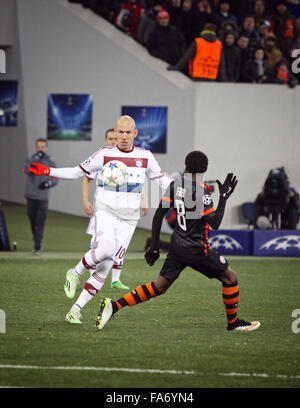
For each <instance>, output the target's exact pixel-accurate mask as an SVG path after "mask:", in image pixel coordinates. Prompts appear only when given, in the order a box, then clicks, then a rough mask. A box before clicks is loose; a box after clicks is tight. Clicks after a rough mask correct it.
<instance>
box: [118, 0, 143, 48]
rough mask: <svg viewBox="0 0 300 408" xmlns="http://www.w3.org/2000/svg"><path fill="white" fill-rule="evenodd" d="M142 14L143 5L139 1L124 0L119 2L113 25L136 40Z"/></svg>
mask: <svg viewBox="0 0 300 408" xmlns="http://www.w3.org/2000/svg"><path fill="white" fill-rule="evenodd" d="M143 14H144V5H143V3H141V1H140V0H124V1H122V2H121V5H120V9H119V12H118V14H117V16H116V19H115V25H116V26H117V27H118V28H119V29H120V30H121V31H124V32H125V33H126V34H128V35H130V36H131V37H132V38H133V39H135V40H137V31H138V26H139V24H140V21H141V19H142V17H143Z"/></svg>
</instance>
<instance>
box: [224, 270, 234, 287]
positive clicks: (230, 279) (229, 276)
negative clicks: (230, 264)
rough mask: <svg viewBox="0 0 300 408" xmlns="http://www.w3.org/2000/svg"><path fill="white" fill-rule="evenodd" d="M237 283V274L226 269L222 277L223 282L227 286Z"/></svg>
mask: <svg viewBox="0 0 300 408" xmlns="http://www.w3.org/2000/svg"><path fill="white" fill-rule="evenodd" d="M236 281H237V274H236V273H235V272H234V271H233V270H232V269H231V268H227V269H226V271H225V273H224V275H223V282H224V283H226V284H227V285H232V284H234V283H236Z"/></svg>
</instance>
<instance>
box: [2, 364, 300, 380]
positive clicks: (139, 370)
mask: <svg viewBox="0 0 300 408" xmlns="http://www.w3.org/2000/svg"><path fill="white" fill-rule="evenodd" d="M0 368H8V369H9V368H12V369H25V370H78V371H121V372H127V373H148V374H173V375H198V376H201V375H208V373H201V372H197V371H186V370H182V371H180V370H159V369H144V368H123V367H80V366H54V367H49V366H33V365H12V364H0ZM218 375H219V376H220V377H259V378H280V379H286V380H300V375H287V374H274V375H272V374H267V373H234V372H232V373H218Z"/></svg>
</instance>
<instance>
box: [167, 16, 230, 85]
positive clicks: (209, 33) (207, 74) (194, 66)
mask: <svg viewBox="0 0 300 408" xmlns="http://www.w3.org/2000/svg"><path fill="white" fill-rule="evenodd" d="M167 69H168V70H169V71H182V72H184V73H186V74H187V75H189V77H190V78H192V79H193V80H195V81H215V80H217V79H218V80H220V81H226V75H225V69H224V57H223V53H222V43H221V41H219V40H218V39H217V37H216V26H215V25H214V24H211V23H207V24H206V25H205V26H204V30H203V31H201V34H200V37H199V38H195V40H194V41H193V42H192V44H191V46H190V47H189V49H188V50H187V51H186V53H185V54H184V55H183V57H182V58H181V59H180V60H179V61H178V62H177V64H176V65H173V66H172V65H171V66H169V67H167Z"/></svg>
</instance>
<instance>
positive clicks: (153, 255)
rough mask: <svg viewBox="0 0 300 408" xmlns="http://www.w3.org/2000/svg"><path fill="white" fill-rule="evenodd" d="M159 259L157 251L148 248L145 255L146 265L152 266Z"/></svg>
mask: <svg viewBox="0 0 300 408" xmlns="http://www.w3.org/2000/svg"><path fill="white" fill-rule="evenodd" d="M159 257H160V254H159V249H153V248H149V249H148V251H147V252H146V253H145V259H146V261H147V264H148V265H150V266H152V265H154V264H155V262H156V261H157V260H158V258H159Z"/></svg>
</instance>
